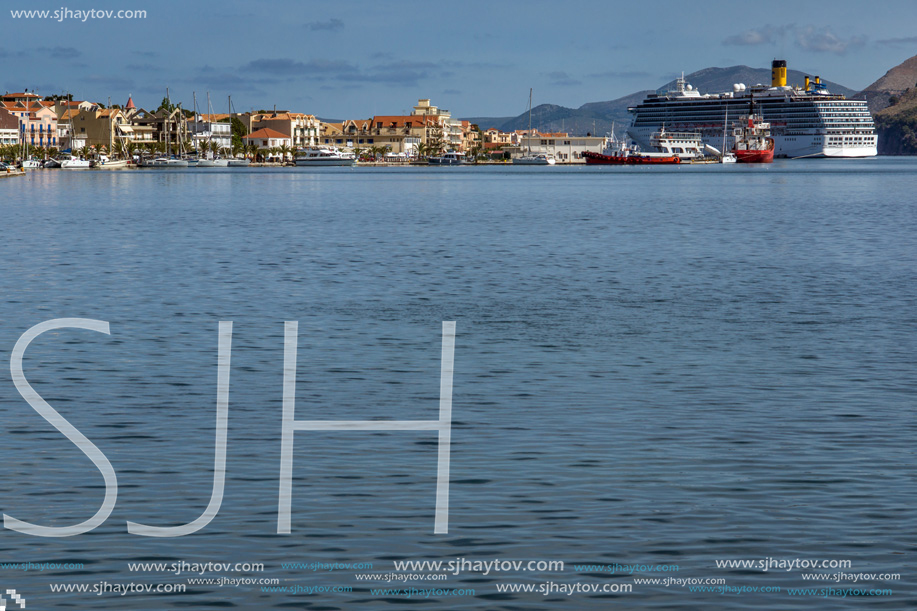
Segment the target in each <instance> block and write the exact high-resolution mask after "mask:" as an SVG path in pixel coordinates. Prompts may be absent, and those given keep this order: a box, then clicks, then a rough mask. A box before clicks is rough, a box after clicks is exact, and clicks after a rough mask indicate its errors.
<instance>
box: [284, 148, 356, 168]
mask: <svg viewBox="0 0 917 611" xmlns="http://www.w3.org/2000/svg"><path fill="white" fill-rule="evenodd" d="M293 162H294V163H295V164H296V165H298V166H351V165H354V164H355V163H356V162H357V158H356V155H354V154H353V153H346V152H344V151H339V150H338V149H336V148H332V147H312V148H302V149H299V150H298V151H297V152H296V156H295V157H294V159H293Z"/></svg>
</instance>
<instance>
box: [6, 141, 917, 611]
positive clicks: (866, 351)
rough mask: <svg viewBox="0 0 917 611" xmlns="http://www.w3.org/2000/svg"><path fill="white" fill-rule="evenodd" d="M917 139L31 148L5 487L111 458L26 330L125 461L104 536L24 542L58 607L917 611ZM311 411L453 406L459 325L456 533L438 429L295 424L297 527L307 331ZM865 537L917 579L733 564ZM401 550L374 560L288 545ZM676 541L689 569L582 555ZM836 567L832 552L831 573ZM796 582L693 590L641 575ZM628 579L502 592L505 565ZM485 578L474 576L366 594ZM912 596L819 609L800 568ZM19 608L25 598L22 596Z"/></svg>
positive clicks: (19, 493)
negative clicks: (58, 325)
mask: <svg viewBox="0 0 917 611" xmlns="http://www.w3.org/2000/svg"><path fill="white" fill-rule="evenodd" d="M915 190H917V160H915V159H869V160H863V161H854V160H848V161H844V160H833V161H832V160H808V161H806V160H800V161H792V162H787V161H783V162H780V161H778V162H777V163H774V164H773V165H770V166H761V167H746V166H737V167H711V166H697V167H677V168H671V169H664V168H650V169H644V168H622V169H608V168H605V169H601V168H598V169H597V168H585V167H578V168H562V167H556V168H511V167H507V168H496V167H487V168H442V169H428V168H397V169H369V168H366V169H361V168H357V169H324V170H318V169H302V168H300V169H282V170H281V169H251V170H247V169H243V170H187V171H182V170H160V171H157V170H138V171H121V172H109V173H105V172H95V171H93V172H83V173H80V172H67V171H35V172H31V173H29V175H28V176H27V177H26V178H16V179H8V180H3V181H0V238H2V239H0V321H2V322H0V364H2V369H0V424H2V426H0V435H2V445H0V453H2V457H3V465H4V468H3V476H2V479H0V509H2V513H4V514H7V515H9V516H12V517H15V518H18V519H21V520H26V521H29V522H33V523H36V524H41V525H54V526H65V525H70V524H75V523H78V522H81V521H83V520H85V519H87V518H89V517H90V516H91V515H92V514H93V513H95V511H96V510H97V509H98V507H99V506H100V504H101V501H102V497H103V494H104V484H103V480H102V477H101V475H100V473H99V471H98V470H97V469H96V468H95V467H94V466H93V464H92V463H91V462H90V461H89V460H88V459H87V458H86V456H84V455H83V453H81V452H80V450H79V449H78V448H77V447H76V446H74V445H73V444H72V443H70V442H69V441H68V440H67V439H66V438H65V437H64V436H63V435H62V434H61V433H59V432H58V431H56V430H55V429H54V428H53V427H51V425H49V424H48V423H47V422H46V421H45V420H43V419H42V418H41V417H40V416H39V415H38V414H37V413H36V412H35V411H34V410H32V409H31V408H30V407H29V405H28V404H27V403H26V402H25V401H24V400H23V399H22V398H21V397H20V396H19V394H18V392H17V391H16V389H15V387H14V386H13V382H12V377H11V375H10V371H9V367H8V366H7V363H8V362H9V358H10V354H11V352H12V349H13V346H14V344H15V343H16V341H17V339H18V338H19V337H20V335H22V334H23V333H24V332H25V331H26V330H28V329H29V328H30V327H31V326H33V325H35V324H37V323H40V322H42V321H46V320H49V319H53V318H62V317H82V318H92V319H98V320H104V321H108V322H109V323H110V325H111V335H110V336H105V335H102V334H99V333H92V332H89V331H79V330H70V331H59V332H52V333H47V334H45V335H42V336H41V337H39V338H38V339H36V340H35V341H34V342H33V343H32V345H31V346H30V348H29V350H28V352H27V354H26V358H25V372H26V376H27V377H28V379H29V380H30V382H31V383H32V385H33V386H34V387H35V389H36V390H37V391H38V392H39V393H40V394H41V395H42V396H43V397H44V398H45V399H46V400H47V401H48V402H49V403H50V404H51V405H52V406H54V407H55V408H56V409H57V410H58V411H59V412H60V413H61V414H62V415H63V416H64V417H65V418H67V419H68V420H69V421H70V422H71V423H72V424H73V425H74V426H76V428H77V429H79V430H80V431H81V432H83V433H84V434H85V435H86V436H87V437H88V438H89V439H90V440H92V441H93V442H94V443H95V444H96V445H97V446H98V447H99V449H100V450H101V451H102V452H104V454H105V455H106V456H107V457H108V459H109V460H110V461H111V463H112V465H113V467H114V469H115V471H116V472H117V475H118V484H119V494H118V499H117V505H116V508H115V510H114V512H113V513H112V515H111V517H110V518H109V519H108V520H107V521H106V522H105V523H104V524H103V525H102V526H100V527H99V528H97V529H96V530H94V531H93V532H91V533H89V534H85V535H81V536H78V537H72V538H60V539H54V538H38V537H31V536H27V535H23V534H19V533H15V532H13V531H10V530H2V531H0V559H2V561H3V562H11V563H12V562H15V563H22V562H26V563H27V562H32V563H42V562H56V563H71V562H72V563H82V564H83V568H82V569H76V570H66V569H55V568H50V569H46V570H45V571H39V570H37V569H36V570H31V571H24V570H12V569H0V577H2V579H3V581H2V584H0V585H2V587H3V589H6V588H14V589H16V590H17V591H19V592H21V593H22V594H23V595H24V596H25V597H26V599H27V600H28V607H29V608H32V609H128V608H129V609H144V610H159V609H183V608H191V609H211V608H212V609H223V608H239V609H329V610H330V609H351V608H354V607H357V606H367V607H371V608H379V609H401V608H436V609H543V608H548V607H556V606H559V605H561V604H563V605H565V606H567V607H569V608H581V609H603V608H608V607H610V606H612V605H613V606H614V607H615V608H621V609H704V610H707V609H808V608H821V609H860V608H887V609H903V608H906V607H914V606H917V590H915V583H917V567H915V564H917V563H915V558H914V554H915V551H917V549H915V535H917V486H915V478H914V476H915V447H917V420H915V398H917V377H915V373H917V371H915V369H917V367H915V365H917V198H915V196H914V194H915ZM293 320H295V321H299V352H298V358H299V367H298V386H297V404H296V417H297V419H300V420H304V419H313V420H321V419H330V420H348V419H349V420H366V419H376V418H391V419H396V420H430V419H436V418H437V416H438V410H439V382H440V380H439V367H440V341H441V335H440V332H441V323H442V321H444V320H454V321H456V328H457V335H456V349H455V378H454V385H455V389H454V395H453V420H454V423H453V443H452V449H451V461H452V475H451V511H450V530H449V534H448V535H434V534H433V513H434V507H435V488H436V457H437V443H436V435H435V433H431V432H424V431H416V432H399V431H395V432H384V433H368V432H297V433H296V436H295V463H294V480H293V488H294V494H293V512H292V530H293V532H292V534H291V535H278V534H276V530H277V497H278V477H279V465H280V438H281V400H282V390H283V384H282V382H283V328H284V321H293ZM219 321H233V324H234V330H233V340H232V367H231V388H230V404H229V443H228V458H227V475H226V491H225V497H224V500H223V504H222V508H221V510H220V512H219V514H218V515H217V516H216V518H214V520H213V521H212V522H211V523H210V525H209V526H207V527H206V528H204V529H203V530H202V531H200V532H199V533H197V534H195V535H191V536H187V537H183V538H173V539H154V538H145V537H139V536H135V535H129V534H128V533H127V532H126V521H128V520H129V521H134V522H140V523H143V524H149V525H155V526H170V525H178V524H184V523H186V522H190V521H192V520H194V519H195V518H196V517H197V516H199V515H200V514H201V513H202V512H203V510H204V508H205V507H206V506H207V503H208V501H209V499H210V494H211V492H210V491H211V484H212V481H213V460H214V457H213V451H214V423H215V409H216V408H215V406H216V373H217V367H216V364H217V339H218V335H217V326H218V323H219ZM769 557H770V558H774V559H778V560H783V559H797V558H799V559H819V560H821V559H828V560H833V559H842V560H850V561H851V564H850V566H849V568H846V569H843V570H844V571H845V572H848V573H874V574H880V573H894V574H899V575H900V579H899V580H896V581H888V582H884V581H878V580H876V581H866V582H860V583H858V584H856V585H854V584H853V583H852V582H843V583H835V582H829V581H820V582H813V581H806V580H804V579H803V578H802V577H801V575H802V574H803V573H810V572H811V571H805V570H799V569H794V570H792V571H787V570H779V569H772V570H770V571H766V572H765V571H762V570H760V569H758V568H753V569H736V568H733V569H727V568H717V566H716V563H715V561H716V560H728V559H766V558H769ZM456 558H465V559H468V560H471V561H475V560H486V561H490V560H494V559H499V560H522V561H525V562H527V561H529V560H562V561H564V562H565V569H564V570H563V571H529V572H526V571H513V570H511V571H500V572H493V571H492V572H491V573H490V574H489V575H483V574H482V573H481V572H474V571H465V572H463V573H462V574H460V575H456V576H453V575H450V576H449V579H448V580H446V581H438V582H436V581H424V582H421V583H412V584H407V586H405V585H404V584H403V583H398V582H389V583H386V582H385V581H378V580H375V581H361V580H357V579H356V577H355V575H356V574H357V573H391V572H393V571H394V565H393V561H395V560H445V561H448V560H454V559H456ZM181 561H186V562H203V563H206V562H230V563H236V562H244V563H263V564H264V565H265V569H264V571H263V572H262V573H252V572H247V573H243V572H240V573H233V572H231V571H229V572H226V571H223V572H219V571H217V572H212V573H207V574H205V575H203V577H206V578H213V577H220V576H225V577H228V578H239V577H249V578H252V577H254V578H276V579H279V580H280V585H282V586H290V587H293V586H297V585H299V586H301V587H303V588H309V587H328V588H331V587H334V586H345V587H352V588H353V591H352V592H350V593H313V594H311V595H310V594H304V593H301V594H283V593H277V592H274V593H268V592H262V591H261V586H259V585H241V586H238V587H234V586H231V585H226V586H222V587H220V586H216V585H188V591H187V592H186V593H183V594H138V593H134V594H128V595H126V596H119V595H118V594H117V593H107V594H102V595H98V596H97V595H95V594H92V593H84V594H61V593H52V592H51V590H50V584H60V583H63V584H67V583H81V584H90V587H92V584H99V583H101V582H108V583H109V584H124V583H129V582H134V583H143V584H159V583H185V584H187V581H186V578H187V577H189V576H190V577H192V578H195V577H200V575H188V573H187V572H183V573H182V574H181V575H175V573H174V572H168V571H158V572H157V571H147V572H131V571H130V570H129V568H128V563H133V562H166V563H172V562H181ZM297 562H298V563H308V564H311V563H319V562H321V563H367V564H369V563H371V564H372V567H373V568H372V570H371V571H362V570H354V569H338V570H334V571H328V570H318V571H313V570H312V569H311V568H283V567H282V563H297ZM614 563H618V564H621V565H632V564H643V565H652V566H659V565H678V567H679V570H678V572H677V573H675V572H671V573H649V572H637V573H635V574H633V575H631V574H629V573H628V572H625V571H620V570H619V571H618V572H617V573H615V572H613V571H608V572H604V571H602V570H597V569H600V567H592V568H591V569H585V568H581V569H580V570H576V569H575V568H574V566H573V565H574V564H576V565H586V564H593V565H610V564H614ZM816 572H824V573H834V572H837V571H836V570H829V569H824V570H821V569H819V570H818V571H816ZM666 576H672V577H678V578H681V579H686V578H695V579H708V578H722V579H725V581H726V584H727V585H729V586H731V587H735V588H740V587H741V586H746V587H748V588H753V587H758V588H761V587H765V586H767V587H773V586H780V587H781V588H782V589H783V591H782V592H780V593H766V594H765V593H760V592H759V593H749V592H746V593H744V594H742V593H733V594H729V595H723V594H719V593H700V592H691V591H689V589H688V588H687V587H682V586H678V585H671V586H669V587H665V586H664V585H646V584H634V581H633V579H634V577H637V578H653V577H661V578H664V577H666ZM547 582H553V583H555V584H565V585H567V586H569V585H571V584H576V583H581V584H599V585H600V586H601V585H602V584H632V585H633V592H631V593H617V594H609V593H602V592H598V593H584V592H579V593H576V594H573V595H572V596H567V595H566V594H564V593H562V592H557V591H555V593H553V594H550V595H548V596H544V595H542V594H541V593H539V592H537V591H536V592H534V593H515V594H507V593H503V594H500V593H498V592H497V584H513V583H516V584H536V587H541V586H542V585H543V584H545V583H547ZM411 586H413V587H417V588H421V587H423V588H431V587H435V588H450V589H452V588H455V589H466V588H467V589H474V590H475V595H474V596H451V597H446V596H433V597H431V598H423V597H422V596H414V597H412V598H411V599H406V598H404V597H401V596H394V595H379V594H377V595H374V594H372V593H371V592H370V588H399V587H411ZM802 587H812V588H815V587H818V588H827V587H835V588H853V587H858V588H864V589H869V588H889V589H891V590H892V591H893V594H892V595H891V596H883V597H856V596H847V597H846V598H842V597H839V596H834V597H829V598H824V597H820V596H808V597H793V596H790V595H788V594H787V593H786V589H787V588H802ZM9 608H15V607H9Z"/></svg>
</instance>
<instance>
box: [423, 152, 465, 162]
mask: <svg viewBox="0 0 917 611" xmlns="http://www.w3.org/2000/svg"><path fill="white" fill-rule="evenodd" d="M427 163H428V164H430V165H462V164H464V163H465V153H457V152H455V151H449V152H448V153H446V154H444V155H440V156H438V157H430V158H428V159H427Z"/></svg>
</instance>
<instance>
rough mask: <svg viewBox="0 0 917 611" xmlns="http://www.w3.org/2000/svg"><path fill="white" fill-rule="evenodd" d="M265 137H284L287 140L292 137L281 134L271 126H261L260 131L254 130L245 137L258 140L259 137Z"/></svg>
mask: <svg viewBox="0 0 917 611" xmlns="http://www.w3.org/2000/svg"><path fill="white" fill-rule="evenodd" d="M265 138H283V139H286V140H289V139H290V137H289V136H287V135H284V134H281V133H280V132H278V131H277V130H275V129H271V128H270V127H264V128H261V129H259V130H258V131H254V132H252V133H250V134H249V135H247V136H245V137H244V139H245V140H258V139H265Z"/></svg>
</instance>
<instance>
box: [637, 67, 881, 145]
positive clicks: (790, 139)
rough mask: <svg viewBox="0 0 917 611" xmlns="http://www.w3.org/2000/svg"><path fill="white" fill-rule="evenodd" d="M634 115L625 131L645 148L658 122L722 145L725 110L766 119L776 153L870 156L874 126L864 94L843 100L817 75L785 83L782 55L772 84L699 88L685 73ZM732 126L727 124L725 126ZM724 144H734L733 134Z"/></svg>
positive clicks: (874, 133)
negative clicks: (721, 90) (711, 91)
mask: <svg viewBox="0 0 917 611" xmlns="http://www.w3.org/2000/svg"><path fill="white" fill-rule="evenodd" d="M628 110H629V111H630V112H631V113H633V115H634V119H633V122H632V123H631V126H630V128H628V130H627V135H628V136H630V138H631V139H633V140H634V141H635V142H636V143H637V144H639V145H640V146H641V147H643V148H645V149H650V148H651V146H652V145H651V143H650V137H651V136H652V135H653V134H654V133H656V132H658V131H659V130H660V129H662V128H667V129H671V130H675V131H679V132H684V131H696V132H699V133H700V134H701V137H702V139H703V142H704V144H708V145H710V146H713V147H721V146H722V142H723V130H724V127H725V125H724V123H725V121H726V116H727V112H728V116H729V117H730V118H732V117H741V116H743V115H750V114H754V113H757V114H760V115H762V116H763V118H764V120H765V121H767V122H768V123H770V125H771V137H773V139H774V156H775V157H788V158H799V157H872V156H875V155H876V154H877V143H876V127H875V124H874V123H873V120H872V115H870V114H869V109H868V108H867V107H866V101H865V100H848V99H847V98H845V97H844V96H842V95H835V94H832V93H830V92H829V91H828V89H827V87H826V86H825V85H824V84H823V83H822V82H821V79H820V78H819V77H817V76H816V77H815V78H814V79H810V78H809V77H806V82H805V87H804V88H803V87H793V86H788V85H787V84H786V61H784V60H779V59H778V60H774V63H773V65H772V67H771V86H770V87H767V86H765V85H753V86H750V87H749V86H746V85H745V84H742V83H737V84H735V85H733V91H728V92H725V93H719V94H709V93H708V94H701V93H700V92H699V91H697V90H695V89H694V88H693V87H692V86H691V85H690V84H688V83H687V82H686V81H685V79H684V77H682V78H679V79H677V80H676V81H675V89H674V90H672V91H666V92H662V91H657V92H656V93H653V94H650V95H648V96H647V98H646V99H645V100H644V101H643V103H641V104H639V105H637V106H633V107H631V108H628ZM727 131H729V132H731V131H732V130H727ZM726 145H727V148H728V149H731V148H732V147H733V142H732V138H731V137H729V138H728V140H727V143H726Z"/></svg>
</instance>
